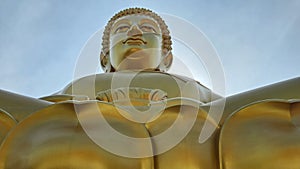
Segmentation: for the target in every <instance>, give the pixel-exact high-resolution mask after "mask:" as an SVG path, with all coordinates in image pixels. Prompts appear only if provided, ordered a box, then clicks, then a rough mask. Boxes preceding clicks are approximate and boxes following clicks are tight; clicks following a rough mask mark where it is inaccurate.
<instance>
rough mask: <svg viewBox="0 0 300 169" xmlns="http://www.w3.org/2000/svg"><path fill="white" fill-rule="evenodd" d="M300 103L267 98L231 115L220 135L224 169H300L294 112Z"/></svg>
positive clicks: (298, 133)
mask: <svg viewBox="0 0 300 169" xmlns="http://www.w3.org/2000/svg"><path fill="white" fill-rule="evenodd" d="M299 112H300V102H295V103H288V102H282V101H265V102H261V103H257V104H253V105H250V106H248V107H245V108H243V109H241V110H239V111H237V112H235V113H234V114H233V115H232V116H231V117H229V118H228V119H227V120H226V121H225V123H224V125H223V127H222V129H221V134H220V142H219V149H220V163H221V164H222V166H223V167H222V168H224V169H240V168H243V169H253V168H260V169H267V168H268V169H269V168H274V169H282V168H289V169H297V168H300V162H299V158H300V130H299V128H298V126H297V125H295V124H294V123H293V118H294V117H293V116H292V115H291V113H296V114H299Z"/></svg>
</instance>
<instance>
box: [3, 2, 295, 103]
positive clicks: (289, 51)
mask: <svg viewBox="0 0 300 169" xmlns="http://www.w3.org/2000/svg"><path fill="white" fill-rule="evenodd" d="M136 6H137V7H146V8H149V9H152V10H153V11H155V12H157V13H167V14H171V15H175V16H178V17H181V18H184V19H185V20H187V21H188V22H190V23H192V24H193V25H194V26H196V27H197V28H199V29H200V30H201V31H202V32H203V33H204V34H205V35H206V36H207V37H208V38H209V40H210V41H211V43H212V44H213V45H214V46H215V48H216V50H217V52H218V54H219V57H220V60H221V62H222V65H223V68H224V72H225V78H226V93H227V95H231V94H235V93H239V92H243V91H246V90H250V89H254V88H257V87H260V86H264V85H268V84H272V83H275V82H278V81H282V80H286V79H290V78H293V77H299V75H300V68H299V63H300V56H299V55H300V47H299V46H300V12H299V10H298V9H300V1H299V0H286V1H282V0H265V1H260V0H253V1H237V0H236V1H235V0H231V1H229V0H223V1H221V0H220V1H209V0H164V1H161V0H111V1H109V0H87V1H74V0H72V1H71V0H65V1H59V0H26V1H25V0H19V1H16V0H1V5H0V63H1V69H2V71H1V72H0V79H1V80H0V88H1V89H3V90H8V91H12V92H15V93H19V94H23V95H27V96H32V97H41V96H47V95H50V94H52V93H55V92H57V91H59V90H61V89H62V88H63V87H64V86H66V85H67V84H68V83H70V82H71V81H72V78H73V73H74V69H75V65H76V61H77V57H78V56H79V53H80V51H81V49H82V48H83V46H84V45H85V43H86V42H87V40H88V39H89V37H91V36H92V35H93V34H94V33H95V32H96V31H98V30H99V29H102V28H103V26H104V25H105V24H106V22H107V21H108V20H109V18H110V17H111V16H112V15H113V14H114V13H116V12H117V11H119V10H121V9H124V8H127V7H136ZM171 31H172V30H171ZM99 48H100V44H99ZM95 50H100V49H95ZM180 57H181V56H180ZM182 58H184V56H183V57H182ZM99 73H101V72H100V71H99Z"/></svg>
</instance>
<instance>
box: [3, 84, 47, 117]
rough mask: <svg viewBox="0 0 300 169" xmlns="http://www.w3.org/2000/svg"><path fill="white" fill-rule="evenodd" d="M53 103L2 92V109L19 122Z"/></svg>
mask: <svg viewBox="0 0 300 169" xmlns="http://www.w3.org/2000/svg"><path fill="white" fill-rule="evenodd" d="M51 104H52V103H50V102H47V101H43V100H39V99H35V98H31V97H27V96H22V95H19V94H15V93H11V92H8V91H3V90H0V108H1V109H3V110H5V111H6V112H8V113H9V114H10V115H11V116H13V117H14V119H16V120H17V121H22V120H23V119H25V118H26V117H27V116H29V115H30V114H32V113H33V112H35V111H38V110H40V109H42V108H45V107H47V106H49V105H51Z"/></svg>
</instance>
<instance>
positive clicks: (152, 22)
mask: <svg viewBox="0 0 300 169" xmlns="http://www.w3.org/2000/svg"><path fill="white" fill-rule="evenodd" d="M144 23H150V24H151V25H153V26H154V27H155V28H156V29H157V30H160V28H159V26H158V23H156V22H154V21H152V20H150V19H141V21H140V24H144Z"/></svg>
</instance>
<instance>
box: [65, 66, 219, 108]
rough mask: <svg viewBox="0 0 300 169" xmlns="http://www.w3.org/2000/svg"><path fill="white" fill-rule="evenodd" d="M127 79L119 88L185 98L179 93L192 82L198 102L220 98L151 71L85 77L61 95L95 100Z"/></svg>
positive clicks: (208, 91) (178, 78) (195, 84)
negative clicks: (126, 82)
mask: <svg viewBox="0 0 300 169" xmlns="http://www.w3.org/2000/svg"><path fill="white" fill-rule="evenodd" d="M132 76H134V78H132ZM131 78H132V79H131ZM128 79H131V80H130V83H129V85H128V86H121V87H132V88H134V87H135V88H147V89H159V90H162V91H164V92H166V93H167V96H168V98H175V97H182V96H185V95H186V93H181V90H182V89H183V88H185V87H186V85H187V82H192V83H194V84H193V85H194V86H195V88H197V89H198V92H199V95H200V98H199V101H201V102H203V103H207V102H210V101H212V99H213V98H214V99H216V98H220V96H218V95H216V94H214V93H212V92H211V91H210V90H209V89H208V88H206V87H205V86H203V85H201V84H200V83H199V82H197V81H195V80H193V79H190V78H187V77H182V76H178V75H172V74H168V73H162V72H153V71H142V72H134V71H132V72H118V73H105V74H97V75H91V76H86V77H84V78H81V79H79V80H77V81H75V82H73V83H71V84H69V85H68V86H67V87H66V88H64V89H63V90H62V91H61V94H67V95H81V96H87V97H88V98H89V99H91V100H95V99H96V97H97V93H99V92H101V91H106V90H110V89H111V88H112V87H113V85H112V83H117V84H118V83H119V84H121V83H122V82H124V81H128ZM158 82H159V83H158Z"/></svg>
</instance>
